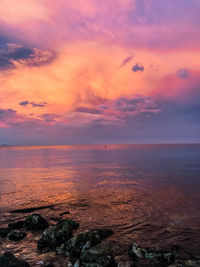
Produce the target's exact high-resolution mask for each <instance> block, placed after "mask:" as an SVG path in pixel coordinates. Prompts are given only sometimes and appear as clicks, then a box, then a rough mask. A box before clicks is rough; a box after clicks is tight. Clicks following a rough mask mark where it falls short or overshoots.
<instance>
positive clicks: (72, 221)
mask: <svg viewBox="0 0 200 267" xmlns="http://www.w3.org/2000/svg"><path fill="white" fill-rule="evenodd" d="M62 221H64V222H67V223H68V224H69V225H70V226H71V227H72V228H73V230H76V229H78V228H79V223H78V222H76V221H74V220H72V219H66V220H62ZM62 221H61V222H62Z"/></svg>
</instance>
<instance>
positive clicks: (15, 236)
mask: <svg viewBox="0 0 200 267" xmlns="http://www.w3.org/2000/svg"><path fill="white" fill-rule="evenodd" d="M25 237H26V233H24V232H20V231H18V230H12V231H10V233H9V234H8V239H10V240H11V241H16V242H17V241H21V240H22V239H24V238H25Z"/></svg>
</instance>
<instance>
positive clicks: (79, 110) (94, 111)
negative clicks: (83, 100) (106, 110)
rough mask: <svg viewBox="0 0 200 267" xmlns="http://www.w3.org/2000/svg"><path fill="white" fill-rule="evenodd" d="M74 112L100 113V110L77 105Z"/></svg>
mask: <svg viewBox="0 0 200 267" xmlns="http://www.w3.org/2000/svg"><path fill="white" fill-rule="evenodd" d="M75 111H76V112H81V113H88V114H101V113H102V112H101V111H100V110H99V109H96V108H86V107H78V108H76V110H75Z"/></svg>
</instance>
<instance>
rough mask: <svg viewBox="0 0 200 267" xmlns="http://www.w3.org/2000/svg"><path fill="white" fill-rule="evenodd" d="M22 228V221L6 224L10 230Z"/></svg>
mask: <svg viewBox="0 0 200 267" xmlns="http://www.w3.org/2000/svg"><path fill="white" fill-rule="evenodd" d="M23 226H24V221H18V222H11V223H9V224H8V227H9V228H10V229H20V228H23Z"/></svg>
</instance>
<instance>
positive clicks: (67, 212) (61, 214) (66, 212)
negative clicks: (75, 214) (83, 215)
mask: <svg viewBox="0 0 200 267" xmlns="http://www.w3.org/2000/svg"><path fill="white" fill-rule="evenodd" d="M66 214H70V212H69V211H65V212H62V213H60V216H63V215H66Z"/></svg>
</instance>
